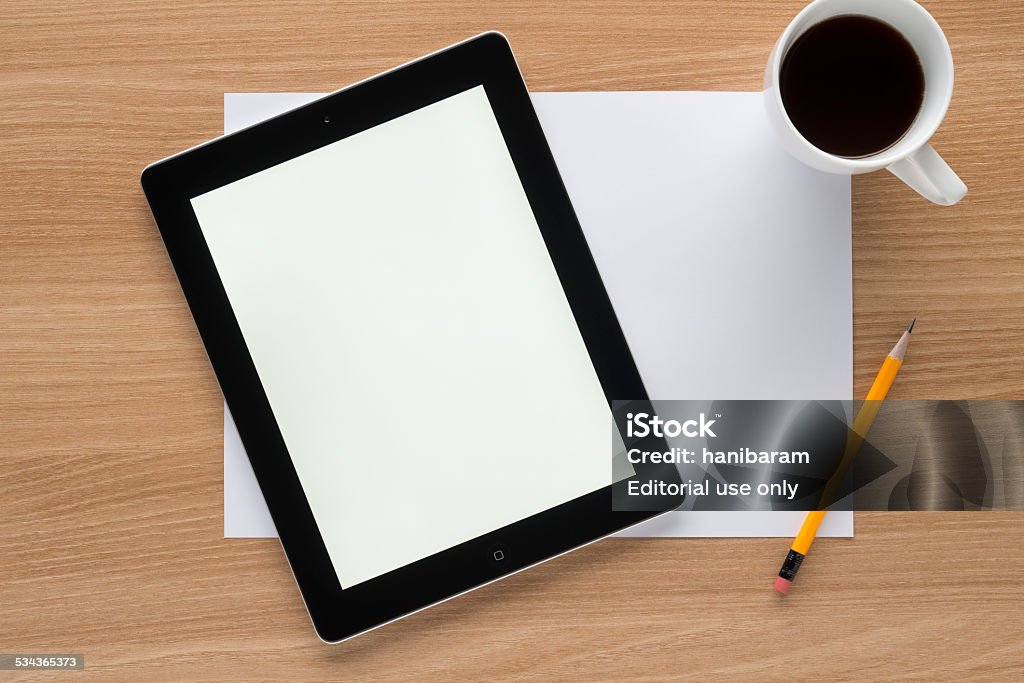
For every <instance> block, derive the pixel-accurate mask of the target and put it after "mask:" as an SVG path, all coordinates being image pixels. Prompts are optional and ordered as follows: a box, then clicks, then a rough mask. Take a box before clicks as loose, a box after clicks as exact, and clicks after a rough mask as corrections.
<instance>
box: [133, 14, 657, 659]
mask: <svg viewBox="0 0 1024 683" xmlns="http://www.w3.org/2000/svg"><path fill="white" fill-rule="evenodd" d="M479 85H483V86H484V90H485V92H486V94H487V97H488V99H489V101H490V103H491V107H492V109H493V111H494V115H495V117H496V118H497V121H498V124H499V126H500V128H501V132H502V134H503V135H504V137H505V142H506V145H507V147H508V150H509V153H510V155H511V157H512V160H513V162H514V164H515V167H516V169H517V171H518V172H519V176H520V179H521V181H522V184H523V188H524V190H525V191H526V195H527V197H528V199H529V202H530V205H531V206H532V208H533V211H534V214H535V216H536V219H537V223H538V225H539V226H540V229H541V233H542V235H543V238H544V241H545V243H546V245H547V248H548V251H549V253H550V255H551V258H552V261H553V263H554V265H555V269H556V271H557V273H558V277H559V279H560V280H561V283H562V286H563V289H564V291H565V294H566V297H567V299H568V301H569V303H570V306H571V308H572V311H573V314H574V315H575V317H576V321H577V324H578V326H579V328H580V331H581V334H582V336H583V339H584V342H585V344H586V347H587V350H588V352H589V353H590V357H591V359H592V361H593V364H594V368H595V370H596V372H597V375H598V377H599V379H600V382H601V384H602V387H603V389H604V392H605V396H606V398H607V399H608V401H609V405H610V406H611V405H612V404H613V400H615V399H623V398H625V399H630V400H634V401H635V400H639V401H646V400H647V393H646V391H645V389H644V386H643V383H642V381H641V379H640V374H639V372H638V371H637V368H636V365H635V363H634V361H633V357H632V355H631V354H630V351H629V347H628V346H627V344H626V339H625V337H624V336H623V333H622V330H621V328H620V326H619V323H618V321H617V319H616V317H615V313H614V311H613V309H612V305H611V303H610V301H609V299H608V295H607V293H606V291H605V289H604V285H603V283H602V281H601V278H600V276H599V274H598V271H597V268H596V266H595V264H594V260H593V258H592V256H591V254H590V250H589V247H588V246H587V243H586V240H585V238H584V235H583V232H582V230H581V229H580V225H579V222H578V220H577V218H576V214H575V212H574V211H573V208H572V205H571V203H570V201H569V197H568V195H567V193H566V190H565V187H564V185H563V183H562V180H561V177H560V176H559V173H558V169H557V168H556V166H555V162H554V159H553V158H552V156H551V151H550V149H549V148H548V145H547V142H546V140H545V138H544V134H543V132H542V131H541V127H540V123H539V122H538V120H537V116H536V113H535V112H534V109H533V105H532V103H531V101H530V97H529V94H528V92H527V90H526V85H525V83H524V82H523V79H522V76H521V75H520V72H519V68H518V66H517V64H516V62H515V58H514V57H513V55H512V51H511V49H510V47H509V45H508V42H507V41H506V39H505V37H504V36H502V35H501V34H499V33H486V34H483V35H480V36H477V37H475V38H472V39H470V40H468V41H466V42H463V43H460V44H458V45H455V46H452V47H450V48H447V49H445V50H442V51H440V52H437V53H434V54H433V55H430V56H428V57H425V58H423V59H420V60H417V61H415V62H412V63H410V64H407V65H405V66H402V67H399V68H397V69H395V70H392V71H389V72H387V73H384V74H382V75H380V76H377V77H374V78H372V79H369V80H367V81H363V82H362V83H359V84H356V85H354V86H351V87H349V88H346V89H344V90H341V91H338V92H336V93H334V94H331V95H329V96H327V97H324V98H322V99H320V100H317V101H315V102H312V103H310V104H308V105H306V106H303V107H300V108H298V109H295V110H292V111H290V112H288V113H285V114H282V115H280V116H277V117H275V118H273V119H270V120H268V121H266V122H264V123H261V124H259V125H256V126H253V127H250V128H247V129H244V130H242V131H239V132H237V133H234V134H232V135H228V136H224V137H221V138H217V139H216V140H213V141H210V142H208V143H205V144H203V145H200V146H199V147H196V148H194V149H191V150H189V151H187V152H183V153H181V154H178V155H176V156H173V157H170V158H168V159H165V160H163V161H160V162H157V163H155V164H153V165H151V166H149V167H148V168H146V169H145V171H143V174H142V187H143V190H144V192H145V194H146V197H147V198H148V200H149V204H150V207H151V209H152V212H153V216H154V218H155V220H156V223H157V226H158V228H159V230H160V233H161V235H162V237H163V240H164V243H165V245H166V247H167V252H168V255H169V256H170V259H171V262H172V264H173V266H174V269H175V271H176V272H177V275H178V278H179V280H180V282H181V287H182V290H183V291H184V294H185V297H186V300H187V301H188V304H189V307H190V308H191V310H192V314H193V317H194V318H195V321H196V325H197V327H198V329H199V332H200V335H201V337H202V339H203V342H204V344H205V345H206V349H207V352H208V354H209V357H210V361H211V364H212V365H213V368H214V371H215V372H216V375H217V378H218V380H219V381H220V385H221V388H222V390H223V392H224V397H225V400H226V401H227V404H228V406H229V408H230V410H231V414H232V416H233V417H234V420H235V423H236V424H237V426H238V431H239V434H240V435H241V438H242V442H243V444H244V445H245V449H246V452H247V453H248V456H249V459H250V461H251V463H252V467H253V471H254V472H255V474H256V479H257V480H258V482H259V485H260V488H261V490H262V491H263V496H264V498H265V499H266V502H267V506H268V507H269V509H270V513H271V516H272V518H273V520H274V524H275V525H276V527H277V531H278V534H279V536H280V538H281V544H282V545H283V547H284V550H285V553H286V554H287V557H288V560H289V563H290V564H291V567H292V571H293V572H294V574H295V578H296V581H297V583H298V586H299V589H300V591H301V593H302V596H303V599H304V600H305V603H306V607H307V609H308V610H309V614H310V617H311V619H312V621H313V624H314V627H315V629H316V631H317V633H318V635H319V636H320V637H321V638H322V639H323V640H325V641H327V642H337V641H340V640H343V639H345V638H347V637H350V636H352V635H355V634H357V633H360V632H362V631H365V630H368V629H371V628H373V627H375V626H378V625H381V624H383V623H386V622H388V621H391V620H394V619H396V618H399V617H401V616H403V615H406V614H409V613H411V612H414V611H417V610H419V609H421V608H423V607H426V606H429V605H431V604H433V603H436V602H439V601H441V600H444V599H446V598H449V597H451V596H453V595H457V594H459V593H462V592H465V591H467V590H470V589H472V588H474V587H477V586H480V585H482V584H485V583H488V582H490V581H493V580H495V579H498V578H500V577H502V576H506V575H508V574H510V573H513V572H515V571H518V570H519V569H522V568H524V567H527V566H529V565H532V564H536V563H538V562H541V561H543V560H546V559H549V558H551V557H553V556H555V555H558V554H560V553H563V552H566V551H568V550H571V549H573V548H575V547H578V546H580V545H583V544H585V543H588V542H590V541H593V540H595V539H597V538H600V537H602V536H606V535H608V534H610V533H612V532H614V531H617V530H619V529H622V528H625V527H627V526H630V525H632V524H635V523H637V522H640V521H643V520H644V519H647V518H649V517H651V516H653V515H655V514H657V513H656V512H654V511H643V510H641V511H635V512H613V510H612V487H610V486H609V487H607V488H605V489H602V490H599V491H595V492H593V493H591V494H588V495H585V496H583V497H581V498H577V499H576V500H573V501H569V502H567V503H565V504H563V505H560V506H558V507H556V508H553V509H551V510H547V511H545V512H542V513H539V514H536V515H533V516H532V517H529V518H527V519H524V520H521V521H519V522H516V523H514V524H511V525H509V526H507V527H504V528H502V529H498V530H495V531H493V532H491V533H489V534H486V535H484V536H481V537H479V538H476V539H473V540H471V541H467V542H466V543H462V544H460V545H458V546H455V547H453V548H449V549H448V550H444V551H442V552H440V553H438V554H436V555H432V556H430V557H428V558H425V559H423V560H420V561H418V562H415V563H413V564H411V565H408V566H405V567H402V568H400V569H397V570H395V571H392V572H389V573H387V574H384V575H382V576H380V577H377V578H375V579H371V580H368V581H365V582H363V583H360V584H357V585H355V586H352V587H350V588H346V589H343V588H342V586H341V585H340V584H339V582H338V578H337V575H336V573H335V571H334V568H333V565H332V563H331V559H330V557H329V555H328V553H327V550H326V547H325V545H324V542H323V539H322V538H321V536H320V532H319V530H318V527H317V524H316V521H315V520H314V517H313V514H312V512H311V511H310V508H309V504H308V502H307V500H306V497H305V495H304V493H303V490H302V487H301V485H300V483H299V479H298V476H297V475H296V472H295V469H294V467H293V465H292V462H291V459H290V457H289V455H288V450H287V448H286V446H285V443H284V440H283V439H282V436H281V433H280V431H279V429H278V426H277V422H276V420H275V418H274V415H273V412H272V411H271V408H270V404H269V402H268V401H267V397H266V395H265V393H264V391H263V386H262V384H261V382H260V379H259V377H258V375H257V373H256V369H255V366H254V365H253V362H252V359H251V357H250V355H249V352H248V349H247V347H246V345H245V342H244V340H243V337H242V334H241V331H240V330H239V326H238V323H237V321H236V319H235V316H234V314H233V312H232V309H231V305H230V303H229V301H228V298H227V295H226V293H225V291H224V287H223V285H222V283H221V281H220V278H219V276H218V274H217V270H216V268H215V266H214V263H213V259H212V257H211V255H210V252H209V249H208V248H207V245H206V242H205V240H204V238H203V235H202V232H201V230H200V227H199V224H198V222H197V219H196V216H195V214H194V213H193V211H192V206H191V202H190V200H191V198H193V197H196V196H199V195H201V194H203V193H205V192H208V191H210V190H213V189H215V188H218V187H221V186H223V185H226V184H228V183H231V182H233V181H235V180H238V179H240V178H243V177H245V176H248V175H251V174H253V173H256V172H258V171H261V170H264V169H266V168H269V167H271V166H274V165H276V164H279V163H281V162H284V161H286V160H288V159H292V158H294V157H296V156H299V155H301V154H304V153H306V152H310V151H312V150H314V149H317V148H319V147H323V146H324V145H327V144H330V143H332V142H335V141H337V140H340V139H342V138H345V137H348V136H350V135H353V134H355V133H357V132H359V131H362V130H366V129H367V128H371V127H373V126H376V125H378V124H380V123H383V122H385V121H388V120H390V119H393V118H395V117H397V116H401V115H403V114H406V113H409V112H411V111H414V110H416V109H419V108H421V107H424V106H426V105H428V104H431V103H434V102H437V101H439V100H442V99H444V98H446V97H449V96H452V95H455V94H457V93H460V92H463V91H465V90H468V89H470V88H473V87H476V86H479ZM610 437H611V425H609V440H610ZM609 446H610V441H609ZM610 467H611V458H610V448H609V468H610ZM660 476H661V478H663V479H664V478H666V477H668V478H670V477H671V474H670V473H669V474H668V475H665V474H664V473H662V474H661V475H660ZM496 558H500V559H496Z"/></svg>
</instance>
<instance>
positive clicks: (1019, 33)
mask: <svg viewBox="0 0 1024 683" xmlns="http://www.w3.org/2000/svg"><path fill="white" fill-rule="evenodd" d="M802 4H803V3H802V2H801V1H800V0H787V1H785V2H769V1H767V0H759V1H758V2H753V1H750V0H747V1H743V2H731V3H726V2H720V1H719V0H692V1H690V2H677V3H665V2H663V3H657V4H655V3H646V2H641V1H640V0H614V1H611V2H584V3H552V4H545V3H541V2H536V1H532V0H530V1H522V0H520V1H517V2H505V3H497V2H495V3H480V2H465V1H464V2H450V3H440V2H436V3H435V2H429V3H417V4H412V3H380V4H378V3H373V2H336V3H323V4H321V3H313V2H285V1H282V0H265V1H263V2H259V3H255V4H254V6H252V7H248V8H244V7H243V6H242V5H241V4H235V3H211V2H198V1H196V0H191V1H189V2H182V3H139V2H131V1H128V0H108V1H106V2H103V3H92V2H78V1H76V2H66V3H51V2H39V1H38V0H35V1H29V0H7V2H6V3H5V5H4V9H3V12H2V14H3V18H2V20H0V86H2V94H0V198H2V201H0V454H2V475H0V527H2V528H0V549H2V550H0V651H4V652H16V651H42V652H81V653H85V654H86V657H87V667H88V670H87V675H91V676H94V677H96V678H103V679H129V678H130V679H135V680H147V679H152V678H195V677H201V678H205V679H225V678H234V677H238V678H249V679H251V678H257V677H285V676H298V675H301V676H302V677H305V678H308V677H331V678H346V679H349V678H371V677H372V678H393V679H408V678H431V679H438V680H449V679H455V678H520V677H527V676H533V675H545V676H551V677H556V678H565V679H569V678H586V679H594V678H610V679H616V680H622V679H627V678H636V679H639V678H660V677H669V676H671V677H681V676H693V677H697V676H700V677H701V678H719V679H723V680H737V679H750V678H754V677H769V678H782V677H787V678H790V677H797V678H801V677H808V678H811V677H819V676H833V677H842V678H854V677H856V678H868V679H890V678H892V677H895V676H899V675H909V674H913V675H915V676H917V677H920V678H928V679H936V678H939V679H945V678H953V677H960V676H964V675H970V676H973V677H984V678H1014V677H1019V676H1020V674H1021V670H1022V669H1024V591H1022V589H1021V585H1020V574H1021V571H1022V570H1024V524H1022V520H1024V518H1022V517H1021V516H1020V515H1019V514H1010V513H999V514H996V513H993V514H953V513H946V514H942V513H933V514H878V513H876V514H859V515H858V516H857V538H856V539H855V540H822V541H820V542H819V544H818V546H817V547H816V552H815V553H814V555H813V561H811V562H809V563H808V564H807V566H806V567H805V569H804V571H803V572H802V573H801V576H800V587H799V590H798V591H796V592H795V593H794V594H793V595H791V596H790V597H788V598H786V599H785V600H782V599H780V598H779V597H777V596H776V595H774V594H773V593H772V591H771V589H770V584H771V581H772V579H773V577H774V575H775V573H776V571H777V569H778V565H779V562H780V560H781V559H782V556H783V554H784V552H785V549H786V545H787V542H786V541H784V540H612V541H606V542H602V543H599V544H597V545H595V546H592V547H590V548H587V549H585V550H582V551H580V552H577V553H573V554H571V555H570V556H567V557H565V558H561V559H559V560H557V561H554V562H551V563H548V564H547V565H545V566H542V567H539V568H536V569H533V570H530V571H528V572H525V573H522V574H520V575H518V576H515V577H513V578H511V579H509V580H506V581H503V582H500V583H498V584H497V585H493V586H490V587H488V588H485V589H483V590H480V591H477V592H475V593H474V594H472V595H469V596H466V597H463V598H460V599H458V600H455V601H452V602H449V603H447V604H444V605H442V606H440V607H437V608H435V609H431V610H428V611H426V612H424V613H420V614H418V615H416V616H413V617H411V618H409V619H406V620H404V621H402V622H399V623H397V624H394V625H391V626H389V627H387V628H385V629H382V630H378V631H376V632H374V633H371V634H369V635H366V636H364V637H360V638H358V639H356V640H354V641H352V642H350V643H347V644H345V645H342V646H338V647H326V646H324V645H321V644H320V643H319V642H318V641H317V640H316V638H315V636H314V634H313V631H312V629H311V627H310V625H309V622H308V620H307V617H306V614H305V611H304V609H303V607H302V603H301V601H300V599H299V595H298V592H297V590H296V589H295V586H294V584H293V582H292V578H291V575H290V573H289V572H288V569H287V566H286V564H285V560H284V556H283V554H282V553H281V550H280V548H279V546H278V544H277V543H276V542H274V541H266V540H252V541H225V540H224V539H222V538H221V532H222V526H221V524H222V513H221V493H222V488H221V487H222V470H221V433H222V424H221V396H220V393H219V391H218V388H217V384H216V382H215V380H214V376H213V373H212V372H211V370H210V368H209V365H208V363H207V360H206V357H205V355H204V352H203V349H202V346H201V344H200V342H199V338H198V336H197V334H196V331H195V328H194V326H193V323H192V320H191V317H190V315H189V312H188V309H187V308H186V306H185V303H184V300H183V298H182V295H181V292H180V290H179V288H178V284H177V282H176V280H175V277H174V275H173V273H172V271H171V267H170V264H169V263H168V261H167V257H166V256H165V254H164V250H163V248H162V246H161V243H160V240H159V238H158V236H157V232H156V230H155V229H154V227H153V225H152V222H151V219H150V216H149V212H148V210H147V207H146V205H145V202H144V199H143V196H142V193H141V191H140V190H139V185H138V178H139V172H140V170H141V169H142V168H143V166H144V165H145V164H147V163H149V162H151V161H153V160H155V159H158V158H160V157H163V156H165V155H167V154H170V153H172V152H176V151H178V150H180V149H183V148H185V147H188V146H191V145H193V144H195V143H197V142H200V141H202V140H204V139H206V138H210V137H213V136H215V135H217V134H218V133H220V131H221V126H222V118H221V116H222V93H224V92H225V91H275V90H276V91H327V90H331V89H334V88H336V87H339V86H341V85H344V84H347V83H350V82H352V81H355V80H357V79H361V78H364V77H366V76H369V75H371V74H373V73H375V72H378V71H380V70H382V69H384V68H387V67H391V66H393V65H396V64H399V63H401V62H404V61H406V60H408V59H410V58H414V57H417V56H419V55H421V54H424V53H427V52H430V51H432V50H434V49H437V48H439V47H442V46H444V45H446V44H449V43H452V42H455V41H456V40H458V39H461V38H464V37H466V36H469V35H472V34H475V33H478V32H480V31H483V30H487V29H491V28H499V29H501V30H502V31H504V32H505V33H506V34H507V35H508V37H509V39H510V40H511V42H512V45H513V46H514V48H515V49H516V52H517V54H518V57H519V59H520V62H521V65H522V69H523V72H524V74H525V76H526V79H527V82H528V83H529V85H530V87H531V88H532V89H534V90H620V89H621V90H642V89H669V90H672V89H681V90H756V89H758V88H759V84H760V79H761V72H762V68H763V64H764V61H765V59H766V56H767V54H768V51H769V49H770V47H771V45H772V43H773V41H774V39H775V38H776V36H777V35H778V34H779V33H780V32H781V31H782V29H783V27H784V26H785V25H786V23H787V21H788V19H789V18H790V17H791V16H792V15H793V14H794V13H795V12H796V11H797V10H798V9H799V8H800V7H801V5H802ZM926 4H927V7H928V8H929V9H930V10H931V11H932V12H933V13H934V15H935V16H936V17H937V19H938V20H939V22H940V23H941V24H942V25H943V26H944V27H945V30H946V32H947V34H948V35H949V37H950V39H951V42H952V45H953V52H954V57H955V60H956V65H957V85H956V94H955V97H954V99H953V104H952V108H951V109H950V112H949V115H948V118H947V120H946V123H945V124H944V125H943V127H942V129H941V130H940V131H939V133H938V135H937V137H936V139H935V144H936V147H937V148H938V149H939V150H940V152H942V154H943V155H944V156H945V157H946V159H948V160H949V162H950V163H951V165H952V166H953V167H954V168H955V169H956V170H957V171H958V172H959V173H960V175H961V176H962V177H963V179H964V180H965V181H966V183H967V185H968V186H969V187H970V194H969V195H968V196H967V199H966V200H965V201H964V202H963V203H962V204H960V205H959V206H956V207H953V208H940V207H936V206H931V205H929V204H928V203H927V202H926V201H924V200H923V199H921V198H919V197H917V196H916V195H914V194H913V193H912V192H911V191H910V190H909V189H907V188H906V187H904V186H903V185H902V184H901V183H899V182H898V181H897V180H896V179H894V178H892V177H890V176H888V175H887V174H884V173H881V174H875V175H872V176H870V177H863V178H857V179H856V180H855V182H854V281H855V287H854V292H855V309H856V328H855V330H856V332H855V344H856V386H857V390H858V395H862V394H863V393H864V391H866V388H867V386H868V384H869V382H870V380H871V378H872V376H873V374H874V372H875V370H876V368H877V365H878V363H879V360H880V358H881V354H883V353H884V352H885V351H886V350H887V349H888V348H889V345H890V344H891V343H892V340H893V337H894V335H895V334H896V333H897V332H898V331H899V328H900V326H901V325H903V324H905V323H906V321H907V320H909V319H910V318H911V317H913V316H915V315H916V316H917V317H918V328H917V333H916V334H915V340H914V346H913V349H912V351H911V362H912V363H913V367H912V369H911V370H910V371H908V372H906V373H905V374H904V375H903V376H901V377H900V381H899V383H898V385H897V386H896V388H895V390H894V395H895V396H896V397H898V398H975V399H980V398H1024V224H1022V219H1024V202H1022V199H1021V186H1020V185H1021V169H1022V168H1024V127H1022V126H1021V121H1022V119H1024V76H1022V74H1024V68H1022V67H1024V18H1022V14H1021V12H1020V6H1019V3H1018V2H1015V1H1013V0H973V1H972V2H957V1H956V0H942V1H933V2H927V3H926ZM47 680H50V678H49V677H48V678H47Z"/></svg>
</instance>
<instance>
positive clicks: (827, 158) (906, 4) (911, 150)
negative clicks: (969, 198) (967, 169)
mask: <svg viewBox="0 0 1024 683" xmlns="http://www.w3.org/2000/svg"><path fill="white" fill-rule="evenodd" d="M843 14H857V15H861V16H867V17H873V18H875V19H878V20H881V21H883V22H885V23H887V24H889V25H890V26H892V27H893V28H895V29H896V30H897V31H899V32H900V33H901V34H903V37H904V38H906V39H907V40H908V41H909V42H910V45H911V46H912V47H913V48H914V51H915V52H917V56H918V59H920V61H921V68H922V70H923V71H924V85H925V87H924V101H923V102H922V104H921V109H920V111H919V112H918V114H917V118H916V119H915V120H914V122H913V124H911V126H910V128H909V129H908V130H907V132H906V133H904V135H903V137H902V138H900V139H899V140H898V141H897V142H896V143H895V144H893V145H891V146H890V147H887V148H886V149H884V150H882V151H881V152H878V153H877V154H872V155H870V156H866V157H857V158H849V157H841V156H836V155H834V154H829V153H828V152H824V151H822V150H820V149H818V148H817V147H815V146H814V145H812V144H811V143H810V142H808V141H807V139H806V138H804V136H803V135H801V134H800V132H799V131H798V130H797V129H796V126H794V125H793V122H792V121H791V120H790V118H789V116H788V115H787V113H786V108H785V107H784V106H783V104H782V94H781V93H780V91H779V72H780V70H781V68H782V62H783V59H784V58H785V57H786V53H787V51H788V50H789V48H790V47H792V46H793V43H794V42H795V41H796V39H797V38H799V37H800V36H801V35H802V34H803V33H804V32H805V31H806V30H807V29H809V28H810V27H811V26H813V25H815V24H817V23H819V22H821V21H823V20H825V19H829V18H831V17H835V16H838V15H843ZM764 84H765V93H764V94H765V104H766V106H767V108H768V117H769V118H770V119H771V121H772V123H773V124H774V126H775V128H776V129H777V130H778V131H779V134H780V135H781V138H782V142H783V145H784V146H785V148H786V149H787V150H788V151H789V152H790V153H791V154H792V155H793V156H795V157H796V158H797V159H799V160H800V161H803V162H804V163H806V164H808V165H810V166H813V167H814V168H818V169H821V170H822V171H827V172H829V173H841V174H845V175H853V174H855V173H869V172H871V171H877V170H879V169H881V168H887V169H889V170H890V171H891V172H892V173H893V174H894V175H895V176H897V177H898V178H900V179H901V180H902V181H903V182H905V183H906V184H907V185H910V187H912V188H914V189H915V190H917V192H918V193H919V194H921V195H922V196H923V197H925V198H927V199H929V200H931V201H933V202H935V203H936V204H942V205H944V206H948V205H950V204H956V203H957V202H958V201H960V200H961V199H962V198H963V196H964V195H965V194H967V186H966V185H964V183H963V181H962V180H960V178H959V177H958V176H957V174H956V173H954V172H953V169H951V168H950V167H949V165H948V164H947V163H946V162H945V161H943V160H942V157H940V156H939V155H938V153H936V151H935V150H934V149H932V146H931V145H930V144H928V140H929V139H931V137H932V135H933V134H934V133H935V131H936V130H937V129H938V127H939V124H940V123H941V122H942V118H943V117H944V116H945V115H946V110H947V109H948V108H949V101H950V99H951V98H952V96H953V55H952V53H951V52H950V49H949V43H948V42H947V41H946V36H945V34H943V32H942V29H941V28H939V24H938V22H936V21H935V19H934V18H932V15H930V14H928V12H927V11H926V10H925V9H924V8H923V7H921V6H920V5H918V4H917V3H916V2H913V0H814V2H812V3H811V4H809V5H807V7H805V8H804V9H803V11H801V12H800V13H799V14H797V15H796V17H794V18H793V21H792V22H790V24H789V26H788V27H787V28H786V30H785V31H783V32H782V36H781V37H780V38H779V40H778V42H777V43H776V44H775V48H774V49H773V50H772V54H771V57H770V58H769V59H768V68H767V69H766V70H765V77H764Z"/></svg>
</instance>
